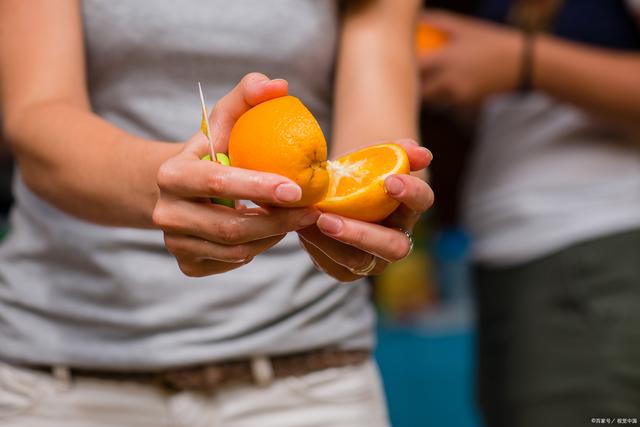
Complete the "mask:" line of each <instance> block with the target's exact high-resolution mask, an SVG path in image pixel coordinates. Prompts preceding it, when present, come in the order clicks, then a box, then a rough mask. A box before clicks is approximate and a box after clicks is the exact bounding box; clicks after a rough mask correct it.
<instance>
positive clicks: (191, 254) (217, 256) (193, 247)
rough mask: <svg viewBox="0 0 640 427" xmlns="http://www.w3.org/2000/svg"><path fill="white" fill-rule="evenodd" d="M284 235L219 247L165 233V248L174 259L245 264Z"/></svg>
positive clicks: (179, 235)
mask: <svg viewBox="0 0 640 427" xmlns="http://www.w3.org/2000/svg"><path fill="white" fill-rule="evenodd" d="M284 236H285V234H282V235H279V236H273V237H268V238H266V239H262V240H256V241H253V242H248V243H243V244H239V245H232V246H227V245H221V244H219V243H213V242H209V241H207V240H203V239H199V238H197V237H193V236H185V235H181V234H173V233H165V236H164V242H165V246H166V247H167V249H168V250H169V252H171V253H172V254H173V255H174V256H175V257H176V258H178V259H184V260H187V259H189V260H192V261H205V260H208V261H222V262H231V263H236V264H237V263H245V262H246V261H248V260H249V259H251V258H253V257H255V256H256V255H258V254H260V253H262V252H264V251H266V250H267V249H269V248H271V247H272V246H274V245H275V244H277V243H278V242H279V241H281V240H282V239H283V238H284Z"/></svg>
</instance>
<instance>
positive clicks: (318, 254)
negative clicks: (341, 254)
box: [300, 238, 362, 283]
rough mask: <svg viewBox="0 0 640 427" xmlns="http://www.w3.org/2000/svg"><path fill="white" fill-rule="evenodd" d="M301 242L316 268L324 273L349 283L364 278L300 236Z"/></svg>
mask: <svg viewBox="0 0 640 427" xmlns="http://www.w3.org/2000/svg"><path fill="white" fill-rule="evenodd" d="M300 243H301V244H302V246H303V247H304V249H305V250H306V251H307V252H308V253H309V255H310V256H311V260H312V261H313V263H314V264H315V266H316V268H317V269H318V270H320V271H322V272H323V273H326V274H328V275H330V276H331V277H333V278H335V279H336V280H338V281H339V282H342V283H349V282H353V281H356V280H358V279H362V276H358V275H356V274H353V273H352V272H350V271H349V270H348V269H347V268H345V267H343V266H341V265H338V264H336V263H334V262H333V260H332V259H331V258H329V257H328V256H326V255H325V254H324V253H323V252H322V251H321V250H320V249H318V248H317V247H316V246H314V245H312V244H311V243H309V242H308V241H305V240H304V239H303V238H300Z"/></svg>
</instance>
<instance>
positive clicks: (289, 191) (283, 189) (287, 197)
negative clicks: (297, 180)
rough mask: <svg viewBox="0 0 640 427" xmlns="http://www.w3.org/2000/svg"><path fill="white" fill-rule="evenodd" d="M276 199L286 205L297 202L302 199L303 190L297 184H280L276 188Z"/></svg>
mask: <svg viewBox="0 0 640 427" xmlns="http://www.w3.org/2000/svg"><path fill="white" fill-rule="evenodd" d="M276 197H277V198H278V200H279V201H281V202H285V203H289V202H297V201H298V200H300V199H301V198H302V189H301V188H300V187H298V186H297V185H295V184H280V185H278V186H277V187H276Z"/></svg>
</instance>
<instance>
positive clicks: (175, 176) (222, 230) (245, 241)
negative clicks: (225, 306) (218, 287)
mask: <svg viewBox="0 0 640 427" xmlns="http://www.w3.org/2000/svg"><path fill="white" fill-rule="evenodd" d="M286 94H287V83H286V82H284V81H282V80H269V79H268V78H267V77H265V76H263V75H261V74H250V75H248V76H246V77H245V78H244V79H243V80H242V81H241V82H240V84H239V85H238V86H237V87H236V88H235V89H234V90H233V91H232V92H230V93H229V94H228V95H227V96H226V97H224V98H223V99H221V100H220V102H218V104H217V105H216V107H215V109H214V111H213V113H212V115H211V118H210V119H209V121H210V123H211V126H212V129H217V131H216V132H213V133H214V134H216V135H217V136H218V140H217V141H215V142H216V145H217V147H218V149H219V150H225V148H226V146H227V143H228V138H229V134H230V132H231V128H232V127H233V124H234V123H235V121H236V120H237V119H238V117H240V115H241V114H242V113H244V112H245V111H247V110H248V109H249V108H251V107H252V106H254V105H256V104H259V103H261V102H263V101H266V100H268V99H271V98H275V97H279V96H284V95H286ZM207 153H208V141H207V139H206V138H205V136H204V135H203V134H202V133H198V134H196V135H195V136H194V137H193V138H192V139H191V140H190V141H188V142H187V143H186V144H185V147H184V149H183V150H182V151H181V152H180V153H179V154H178V155H176V156H174V157H172V158H170V159H169V160H168V161H166V162H165V163H164V164H163V165H162V166H161V167H160V169H159V171H158V186H159V188H160V196H159V199H158V202H157V204H156V206H155V209H154V212H153V221H154V223H155V225H156V226H157V227H158V228H160V229H162V230H163V231H164V240H165V244H166V247H167V249H168V250H169V252H171V253H172V254H173V255H174V256H175V257H176V259H177V260H178V264H179V266H180V269H181V270H182V271H183V272H184V273H185V274H186V275H188V276H206V275H211V274H216V273H222V272H225V271H229V270H233V269H235V268H238V267H240V266H242V265H245V264H247V263H249V262H250V261H251V260H252V259H253V257H254V256H256V255H257V254H259V253H261V252H263V251H265V250H267V249H268V248H270V247H272V246H273V245H275V244H276V243H278V242H279V241H280V240H281V239H282V238H283V237H284V236H285V235H286V233H287V232H289V231H294V230H298V229H301V228H303V227H307V226H309V225H311V224H314V223H315V222H316V220H317V218H318V216H319V213H318V212H317V211H315V210H313V209H284V208H252V209H250V208H245V207H243V206H240V205H239V206H237V209H230V208H228V207H225V206H220V205H214V204H212V203H211V202H210V201H209V199H210V198H211V197H219V198H225V199H234V200H241V199H245V200H253V201H256V202H264V203H266V204H269V203H282V202H292V201H296V200H299V199H300V197H301V195H302V190H301V189H300V187H299V186H298V185H296V184H295V183H294V182H293V181H291V180H289V179H287V178H285V177H282V176H279V175H275V174H269V173H262V172H254V171H248V170H244V169H238V168H233V167H228V166H222V165H220V164H218V163H214V162H210V161H204V160H200V159H201V158H202V156H204V155H205V154H207Z"/></svg>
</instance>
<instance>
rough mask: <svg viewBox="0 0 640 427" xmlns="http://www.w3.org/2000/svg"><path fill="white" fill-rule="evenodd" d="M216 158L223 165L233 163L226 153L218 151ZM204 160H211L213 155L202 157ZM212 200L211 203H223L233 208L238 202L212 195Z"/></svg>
mask: <svg viewBox="0 0 640 427" xmlns="http://www.w3.org/2000/svg"><path fill="white" fill-rule="evenodd" d="M216 159H217V160H218V163H220V164H221V165H223V166H229V165H231V162H230V161H229V157H227V155H226V154H224V153H216ZM202 160H207V161H209V162H210V161H211V155H210V154H207V155H206V156H204V157H203V158H202ZM210 200H211V203H213V204H215V205H222V206H226V207H229V208H231V209H235V207H236V202H235V201H233V200H231V199H220V198H218V197H212V198H211V199H210Z"/></svg>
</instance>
